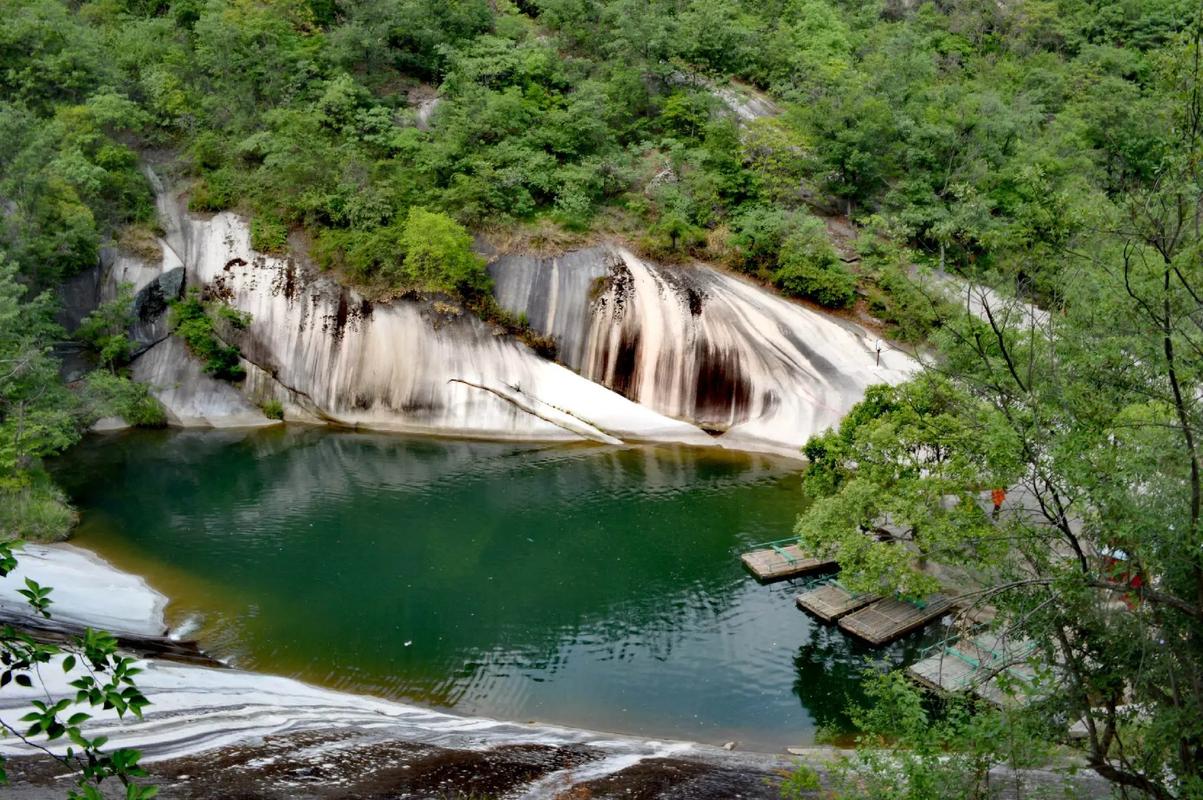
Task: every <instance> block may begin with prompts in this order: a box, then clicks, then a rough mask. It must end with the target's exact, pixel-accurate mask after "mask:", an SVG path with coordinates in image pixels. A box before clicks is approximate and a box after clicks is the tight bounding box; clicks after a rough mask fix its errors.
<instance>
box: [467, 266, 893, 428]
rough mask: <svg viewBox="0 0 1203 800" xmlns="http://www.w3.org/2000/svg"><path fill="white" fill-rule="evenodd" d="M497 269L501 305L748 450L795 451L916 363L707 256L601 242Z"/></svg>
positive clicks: (581, 362) (576, 357) (658, 406)
mask: <svg viewBox="0 0 1203 800" xmlns="http://www.w3.org/2000/svg"><path fill="white" fill-rule="evenodd" d="M490 271H491V272H492V274H493V277H494V280H495V281H496V294H497V297H498V300H499V301H500V302H501V304H502V305H503V306H505V307H506V308H508V309H510V310H511V311H513V312H515V313H522V314H525V315H526V316H527V319H528V320H529V321H530V323H531V325H532V326H533V327H535V328H536V329H537V330H539V331H541V332H544V333H547V334H550V335H553V336H554V337H555V338H556V340H557V341H558V342H559V344H560V351H559V352H560V358H561V359H562V360H563V361H564V362H565V363H566V364H568V365H569V366H571V367H572V368H573V369H575V370H578V371H579V372H580V373H581V375H583V376H584V377H586V378H589V379H590V380H591V381H595V382H597V383H600V384H602V385H604V386H608V387H610V388H612V389H614V390H615V391H617V392H620V393H621V394H623V395H624V396H626V397H629V398H630V399H632V400H635V401H636V402H638V403H639V404H640V405H643V406H646V407H648V408H652V409H655V410H656V411H658V412H660V413H662V414H664V415H666V416H669V417H673V418H676V419H682V420H687V421H689V422H691V423H693V424H696V425H698V426H700V427H702V428H704V429H706V430H709V431H711V432H713V433H715V434H718V435H719V442H720V443H722V444H726V445H729V446H732V447H736V448H740V449H777V448H781V449H792V450H793V451H794V452H796V451H797V448H798V447H800V446H801V445H802V444H803V443H804V442H805V441H806V439H807V438H809V437H810V436H811V435H812V434H814V433H817V432H819V431H821V430H824V429H826V428H828V427H830V426H832V425H834V424H836V423H837V422H838V421H839V420H840V419H841V418H842V417H843V416H844V415H845V414H846V413H847V412H848V410H849V409H850V408H851V407H852V405H853V404H855V403H856V402H857V401H859V400H860V398H861V397H862V396H863V395H864V391H865V388H866V387H868V386H870V385H872V384H874V383H885V382H897V381H900V380H903V379H904V378H905V377H906V376H907V375H908V374H909V373H910V372H911V371H912V370H913V369H914V367H915V364H914V362H913V361H911V360H910V359H909V358H908V357H906V356H905V355H904V354H902V353H900V352H898V351H895V350H893V349H892V348H890V347H888V346H887V345H885V344H884V343H879V341H878V339H877V338H876V337H875V336H873V335H872V334H870V333H869V332H868V331H866V330H864V329H862V328H860V327H858V326H856V325H853V324H850V323H847V322H844V321H843V320H839V319H836V318H834V317H831V316H828V315H825V314H821V313H819V312H816V311H813V310H811V309H809V308H806V307H804V306H801V305H798V304H795V303H792V302H789V301H788V300H785V299H783V298H781V297H779V296H776V295H774V294H771V293H769V292H767V291H765V290H763V289H761V288H760V287H758V286H755V285H753V284H751V283H748V282H746V281H744V280H742V279H740V278H738V277H736V276H733V275H730V274H727V273H723V272H719V271H717V270H715V269H712V268H709V267H706V266H702V265H697V266H692V267H666V266H660V265H656V264H651V263H648V262H645V261H643V260H641V259H639V258H637V257H636V256H634V255H633V254H631V253H630V252H628V251H626V250H623V249H621V248H613V247H595V248H589V249H586V250H581V251H577V252H573V253H568V254H566V255H564V256H560V257H556V258H535V257H531V256H508V257H504V258H501V259H499V260H497V261H496V262H494V263H493V264H492V265H491V267H490ZM878 346H880V347H881V352H880V357H879V354H878V352H877V348H878Z"/></svg>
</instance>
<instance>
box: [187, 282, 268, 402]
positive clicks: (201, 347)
mask: <svg viewBox="0 0 1203 800" xmlns="http://www.w3.org/2000/svg"><path fill="white" fill-rule="evenodd" d="M219 323H224V324H226V325H228V326H229V327H230V328H232V329H234V330H242V329H244V328H246V326H247V325H249V324H250V319H249V317H248V316H247V315H245V314H241V313H239V312H237V311H235V310H234V309H232V308H230V307H229V306H226V305H222V304H221V303H218V302H215V301H205V300H204V299H203V298H202V297H201V293H200V290H199V289H189V290H188V294H187V296H186V297H184V298H182V299H180V300H177V301H175V302H173V303H172V304H171V328H172V331H173V332H174V333H175V335H176V336H179V337H180V338H181V339H183V340H184V342H185V343H186V344H187V345H188V349H189V350H191V351H192V354H193V355H195V356H196V357H197V358H199V359H200V360H201V363H202V364H203V368H204V370H205V372H207V373H209V374H210V375H212V376H213V377H215V378H220V379H222V380H226V381H240V380H242V379H243V378H245V377H246V370H245V369H244V368H243V366H242V363H241V361H240V357H241V356H240V354H239V351H238V348H237V347H235V346H233V345H229V344H226V343H225V342H224V341H223V340H222V339H221V338H220V337H219V336H218V332H217V328H216V326H217V325H218V324H219Z"/></svg>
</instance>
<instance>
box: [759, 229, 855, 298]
mask: <svg viewBox="0 0 1203 800" xmlns="http://www.w3.org/2000/svg"><path fill="white" fill-rule="evenodd" d="M773 282H774V283H776V284H777V285H778V286H780V287H781V288H782V289H783V290H784V291H785V292H786V293H788V294H792V295H794V296H796V297H808V298H810V299H812V300H815V301H817V302H819V303H822V304H823V305H825V306H830V307H831V308H845V307H847V306H850V305H852V303H853V302H855V300H856V278H855V277H854V276H853V275H852V273H850V272H848V270H847V269H845V268H844V265H843V264H842V263H840V259H839V256H838V255H836V252H835V248H833V247H832V246H831V242H829V241H828V240H827V234H826V231H825V230H824V228H823V223H821V222H819V221H818V220H817V219H814V218H813V217H809V218H804V219H803V220H802V224H801V225H800V226H799V229H798V230H796V231H795V232H793V233H791V234H790V235H789V236H788V237H787V238H786V239H785V241H784V242H782V244H781V252H780V253H779V254H778V255H777V270H776V272H775V273H774V275H773Z"/></svg>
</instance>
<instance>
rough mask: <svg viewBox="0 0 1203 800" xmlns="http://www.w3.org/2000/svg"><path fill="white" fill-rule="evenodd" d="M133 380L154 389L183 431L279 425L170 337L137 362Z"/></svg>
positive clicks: (174, 423)
mask: <svg viewBox="0 0 1203 800" xmlns="http://www.w3.org/2000/svg"><path fill="white" fill-rule="evenodd" d="M132 372H133V378H134V380H136V381H139V382H140V383H145V384H147V385H149V386H150V387H151V391H152V392H153V393H154V395H155V397H157V398H159V402H160V403H162V404H163V409H164V410H165V411H166V412H167V421H168V423H169V424H171V425H175V426H178V427H181V428H198V427H199V428H249V427H259V426H264V425H277V424H279V423H278V422H277V421H276V420H272V419H268V418H267V417H265V416H264V415H263V412H262V411H261V410H260V409H259V408H258V407H257V406H256V405H254V404H253V403H251V401H250V400H248V399H247V398H246V396H245V395H243V394H242V392H240V391H238V389H236V388H234V386H233V385H232V384H230V383H228V382H226V381H221V380H218V379H217V378H214V377H212V376H211V375H206V374H205V372H204V370H202V369H201V365H200V363H199V362H198V361H197V360H196V359H195V358H193V357H192V356H191V355H190V354H189V353H188V348H187V346H186V345H185V344H184V343H183V342H182V341H180V339H179V338H177V337H175V336H169V337H167V338H166V339H164V340H163V341H161V342H159V343H158V344H156V345H155V346H154V347H152V348H150V349H149V350H147V351H146V352H145V353H143V354H142V355H141V356H139V357H138V358H137V360H135V361H134V365H133V370H132Z"/></svg>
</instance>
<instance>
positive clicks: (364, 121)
mask: <svg viewBox="0 0 1203 800" xmlns="http://www.w3.org/2000/svg"><path fill="white" fill-rule="evenodd" d="M1191 9H1192V6H1191V4H1190V2H1189V1H1188V0H1147V2H1130V3H1123V4H1101V5H1100V4H1097V3H1094V2H1090V1H1089V0H1024V2H1016V3H1007V4H995V3H985V2H958V3H949V4H944V5H932V4H924V5H919V6H917V7H915V8H908V6H907V5H904V4H898V5H896V4H891V3H885V2H880V1H879V0H854V1H852V2H846V3H838V4H837V3H831V2H827V1H826V0H690V2H683V1H681V0H655V1H654V2H639V3H632V2H628V1H627V0H539V2H535V3H522V4H518V5H513V4H510V3H508V2H501V3H497V4H490V3H487V2H485V0H459V1H458V2H455V3H441V2H433V0H372V1H371V2H356V3H345V2H321V3H318V2H303V1H302V0H237V1H235V0H206V1H204V2H202V1H201V0H174V2H172V1H171V0H162V1H161V2H155V3H133V2H117V0H103V1H102V0H90V1H89V2H84V3H82V4H80V5H79V6H78V7H76V6H71V7H68V6H66V5H65V4H63V3H61V2H59V0H18V2H16V3H15V4H14V7H13V9H12V13H10V14H8V15H7V16H6V18H5V19H4V20H3V22H0V73H2V74H3V78H2V82H0V96H2V97H3V98H4V99H5V100H6V101H7V104H6V105H3V106H2V107H0V130H2V131H3V132H4V138H5V140H6V141H12V142H15V143H16V146H15V147H12V148H9V152H8V153H6V154H5V155H3V156H0V197H3V198H5V199H6V202H7V210H6V211H5V212H4V214H3V218H4V226H3V231H2V235H3V237H4V238H3V240H2V241H3V242H4V243H6V246H7V248H8V249H9V250H10V251H12V253H13V257H14V258H16V259H17V260H18V262H19V263H20V264H21V265H22V268H23V269H25V270H27V271H29V272H30V273H31V274H32V273H33V272H35V271H36V272H37V273H38V275H39V276H41V278H42V279H43V280H46V281H49V280H53V279H54V278H55V277H57V276H60V275H64V274H70V273H71V272H72V271H74V270H76V269H78V268H79V267H80V266H82V265H86V264H89V263H91V262H92V261H93V260H94V258H95V252H96V247H97V243H98V241H99V240H100V239H102V238H103V237H104V236H106V235H108V234H109V233H110V232H111V231H113V230H114V229H115V228H117V227H119V226H120V225H122V224H125V223H129V222H136V221H145V220H147V219H149V215H150V207H149V203H148V194H147V187H146V185H145V181H144V180H143V179H142V177H141V176H140V175H139V174H138V171H137V164H136V158H135V150H134V149H132V148H137V147H147V146H152V147H159V146H162V145H167V146H170V147H172V148H174V149H175V150H177V151H179V152H182V153H185V154H186V164H185V166H186V169H187V170H189V171H190V172H191V173H192V175H193V176H194V177H195V179H196V183H195V185H194V187H193V190H192V194H191V203H192V206H193V208H196V209H199V210H214V211H216V210H222V209H225V208H230V207H239V208H242V209H243V210H245V211H247V212H249V213H250V215H251V216H252V226H253V231H254V239H255V243H256V246H258V247H261V248H263V249H265V250H277V249H280V248H282V247H284V246H285V244H286V243H287V237H288V233H289V230H290V229H292V228H295V227H298V226H299V227H300V228H303V229H304V230H306V231H307V232H308V233H309V234H310V237H311V240H312V242H313V244H314V246H315V251H316V252H317V253H318V254H319V255H320V256H321V257H322V258H321V260H322V261H323V262H324V263H326V264H330V265H341V266H343V267H345V268H346V270H347V272H348V273H349V275H350V277H351V278H352V279H353V280H356V281H360V282H364V283H368V284H384V285H394V286H402V285H403V284H404V282H405V281H406V280H409V279H410V278H411V276H412V271H411V270H407V269H406V268H405V267H404V266H403V260H404V256H403V252H402V251H403V249H404V244H403V241H402V239H403V235H404V229H405V227H406V225H407V224H408V221H409V219H410V209H411V208H413V207H423V208H425V209H427V210H429V211H431V212H443V213H446V214H449V215H450V216H452V217H453V218H455V219H456V220H457V221H458V222H459V223H461V224H463V225H466V226H468V227H469V228H480V227H496V226H512V225H515V224H521V223H524V222H527V221H531V220H534V219H535V218H539V217H544V218H550V219H552V220H555V221H557V222H558V223H559V224H561V225H563V226H566V227H569V228H574V229H589V228H597V229H600V230H610V231H614V232H617V233H620V234H622V235H624V236H627V237H628V238H629V239H631V240H632V241H633V242H636V243H637V244H639V245H640V246H641V247H643V248H644V249H645V250H646V251H648V252H649V253H650V254H652V255H656V256H659V257H664V258H672V259H678V258H687V257H690V256H702V257H710V258H713V259H717V260H722V261H725V262H727V263H729V264H730V265H731V266H733V267H736V268H739V269H747V270H750V271H753V272H758V273H760V274H761V276H762V277H763V278H764V279H766V280H768V281H770V282H775V283H777V284H778V285H781V286H782V287H784V288H785V289H786V290H787V291H791V292H795V293H802V294H806V295H808V296H811V297H813V298H815V299H817V300H819V301H820V302H827V303H833V304H835V305H843V304H846V303H847V302H848V301H849V299H850V297H851V295H850V294H849V293H848V291H847V286H848V284H849V283H850V281H849V279H848V278H847V277H845V276H844V275H843V274H842V272H841V271H840V270H838V269H829V268H819V267H816V266H815V263H816V262H815V259H814V257H813V254H810V255H808V256H807V257H805V258H803V259H799V258H798V252H797V251H796V250H791V251H787V252H786V253H784V254H782V255H783V256H784V260H783V261H781V262H779V259H778V254H779V253H780V249H781V246H782V245H783V244H784V242H785V240H786V238H787V237H786V236H785V235H784V234H785V233H787V232H788V233H795V232H802V233H803V234H805V231H806V230H807V229H808V228H809V227H812V224H811V223H808V222H807V221H806V219H807V217H808V216H809V215H810V214H812V213H814V212H818V213H823V214H832V213H836V212H839V213H847V214H851V215H852V216H853V217H854V218H855V219H856V220H858V221H860V222H862V223H864V222H872V223H873V229H874V230H875V231H877V232H878V233H882V232H885V233H884V235H886V236H887V238H889V239H890V240H891V241H893V242H895V243H896V244H898V245H901V246H904V247H906V248H910V250H911V251H912V252H911V253H910V259H909V260H910V261H915V260H918V261H924V260H930V262H931V263H932V264H933V265H938V266H941V267H944V268H947V269H950V270H959V271H965V272H968V273H973V274H976V275H984V276H989V277H992V278H996V279H999V280H1005V281H1007V282H1010V283H1012V284H1013V285H1015V286H1017V287H1018V288H1019V289H1020V290H1021V291H1023V292H1028V293H1031V294H1032V295H1033V296H1035V297H1037V298H1040V299H1042V300H1044V301H1053V300H1056V299H1057V298H1058V297H1059V294H1060V287H1061V286H1062V285H1063V284H1062V281H1061V280H1060V273H1061V270H1062V267H1061V263H1062V261H1063V259H1062V258H1061V257H1060V253H1061V252H1062V250H1063V248H1064V247H1065V246H1066V244H1067V243H1068V242H1069V241H1070V239H1071V238H1072V237H1073V236H1074V235H1075V234H1077V233H1080V232H1081V231H1083V230H1085V229H1086V228H1088V226H1089V225H1090V224H1092V220H1091V217H1090V213H1091V208H1092V207H1093V206H1094V205H1096V204H1097V203H1098V202H1100V201H1101V202H1106V201H1107V200H1108V199H1110V198H1113V197H1115V196H1116V194H1117V193H1119V192H1123V191H1124V190H1125V189H1126V188H1127V187H1129V186H1131V185H1132V184H1133V183H1134V182H1139V181H1142V180H1147V179H1148V178H1149V177H1150V176H1152V175H1153V174H1155V173H1156V171H1157V169H1158V168H1159V166H1160V165H1161V163H1162V162H1163V160H1164V158H1165V157H1166V154H1167V153H1168V152H1169V151H1170V149H1171V148H1172V143H1171V140H1170V139H1167V137H1166V130H1167V127H1166V122H1167V120H1168V116H1167V111H1166V107H1165V103H1164V87H1165V80H1164V78H1165V77H1166V76H1167V75H1168V72H1169V71H1171V70H1172V63H1173V60H1174V55H1173V54H1174V52H1175V50H1174V42H1175V40H1176V38H1177V37H1178V36H1179V35H1180V33H1181V31H1182V30H1183V29H1184V28H1185V27H1186V25H1187V23H1188V22H1189V20H1190V11H1191ZM731 77H735V78H740V79H742V80H744V81H746V82H747V84H749V85H750V86H751V87H756V88H758V89H760V90H762V91H767V92H768V93H769V95H770V96H771V97H772V98H773V99H774V100H775V102H776V104H777V106H778V107H779V108H780V110H781V113H780V114H778V115H776V116H769V117H764V118H760V119H756V120H754V121H751V122H742V121H741V120H740V119H739V117H738V115H737V114H736V113H734V111H733V110H732V108H730V107H729V106H732V107H734V106H739V105H741V104H747V102H748V101H749V100H750V99H751V100H754V99H755V95H754V91H753V89H750V88H744V89H740V88H736V89H734V90H730V91H728V90H724V91H723V92H722V93H719V92H717V91H716V90H715V88H714V87H717V86H720V85H721V84H723V83H724V82H725V81H726V80H728V79H729V78H731ZM436 92H437V97H438V101H437V104H436V103H434V102H432V98H434V97H435V94H436ZM875 220H876V221H880V222H881V224H877V222H876V221H875ZM842 246H843V247H844V248H846V249H847V250H849V251H855V242H853V241H851V239H849V240H848V241H845V242H844V243H843V245H842ZM820 260H822V259H820ZM785 261H788V262H789V263H788V264H786V263H784V262H785ZM826 263H830V261H827V262H826ZM779 270H784V274H780V275H778V274H776V273H777V272H778V271H779ZM858 272H859V279H860V284H861V288H862V290H863V291H864V292H865V293H867V294H868V295H869V296H870V298H871V299H872V298H873V297H877V298H878V299H879V300H880V299H881V298H882V297H883V296H885V295H891V294H895V293H898V294H906V293H907V292H908V289H909V287H908V284H907V281H908V280H909V277H908V275H907V274H906V273H905V272H902V273H900V272H899V271H897V270H886V271H885V272H881V271H879V265H878V264H877V263H875V262H872V261H871V260H870V259H864V260H862V261H861V264H860V267H859V269H858ZM423 281H424V278H421V277H420V278H419V279H418V283H419V284H420V283H422V282H423ZM438 283H440V284H443V285H448V284H451V285H455V284H457V283H458V281H456V280H455V279H453V278H451V277H450V276H442V277H440V280H439V281H438ZM912 306H913V304H911V303H906V302H904V303H902V304H899V305H897V306H894V307H892V308H891V309H889V310H888V313H887V314H886V316H888V317H890V318H891V319H890V320H889V321H890V322H892V323H895V324H899V325H900V326H901V327H903V328H908V327H909V328H916V329H918V330H919V331H923V330H926V329H927V326H928V325H930V324H931V322H932V320H930V319H926V320H925V319H922V318H920V319H915V318H913V317H911V316H907V315H905V314H904V312H905V311H906V310H907V309H909V308H911V307H912ZM874 308H875V309H881V303H875V304H874Z"/></svg>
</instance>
